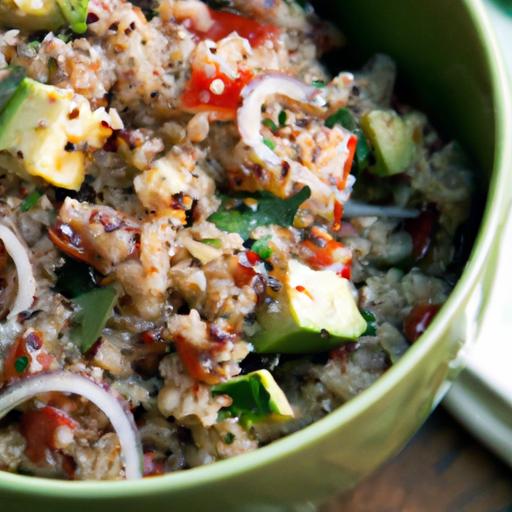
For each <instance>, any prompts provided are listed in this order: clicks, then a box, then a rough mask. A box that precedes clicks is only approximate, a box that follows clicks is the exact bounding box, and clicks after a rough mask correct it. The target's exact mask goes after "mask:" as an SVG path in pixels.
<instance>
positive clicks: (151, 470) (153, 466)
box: [144, 452, 165, 477]
mask: <svg viewBox="0 0 512 512" xmlns="http://www.w3.org/2000/svg"><path fill="white" fill-rule="evenodd" d="M155 458H156V453H155V452H144V476H145V477H147V476H158V475H163V474H164V473H165V468H164V462H163V461H161V460H155Z"/></svg>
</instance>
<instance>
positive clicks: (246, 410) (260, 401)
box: [212, 374, 274, 428]
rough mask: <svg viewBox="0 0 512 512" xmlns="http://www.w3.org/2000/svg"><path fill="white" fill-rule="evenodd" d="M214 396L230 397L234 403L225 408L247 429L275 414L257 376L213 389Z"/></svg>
mask: <svg viewBox="0 0 512 512" xmlns="http://www.w3.org/2000/svg"><path fill="white" fill-rule="evenodd" d="M212 393H213V395H228V396H230V397H231V398H232V400H233V403H232V404H231V405H230V406H229V407H226V408H224V409H223V410H226V411H228V412H229V414H230V415H231V417H237V418H239V421H240V423H241V424H242V425H243V426H244V427H245V428H250V427H251V425H253V424H254V423H257V422H258V421H261V420H264V419H266V418H268V417H269V416H271V415H272V413H273V412H274V410H273V407H272V404H271V397H270V394H269V393H268V391H267V390H266V389H265V387H264V386H263V383H262V382H261V380H260V378H259V377H258V376H257V375H254V374H252V375H251V374H249V375H244V376H242V377H237V378H236V379H233V380H231V381H228V382H225V383H222V384H217V385H216V386H213V387H212Z"/></svg>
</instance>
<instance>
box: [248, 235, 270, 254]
mask: <svg viewBox="0 0 512 512" xmlns="http://www.w3.org/2000/svg"><path fill="white" fill-rule="evenodd" d="M269 240H270V237H269V236H266V237H265V238H261V239H260V240H256V242H254V244H252V247H251V251H254V252H255V253H256V254H257V255H258V256H259V257H260V258H261V259H262V260H266V259H268V258H270V256H272V248H271V247H269V245H268V242H269Z"/></svg>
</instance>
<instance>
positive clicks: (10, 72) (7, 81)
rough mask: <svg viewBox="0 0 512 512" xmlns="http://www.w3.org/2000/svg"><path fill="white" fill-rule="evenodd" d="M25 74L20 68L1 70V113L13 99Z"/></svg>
mask: <svg viewBox="0 0 512 512" xmlns="http://www.w3.org/2000/svg"><path fill="white" fill-rule="evenodd" d="M25 74H26V73H25V70H24V69H23V68H20V67H19V66H13V67H7V68H3V69H0V112H1V111H2V110H3V108H4V107H5V106H6V105H7V103H9V100H10V99H11V98H12V97H13V95H14V93H15V92H16V90H17V89H18V86H19V85H20V83H21V81H22V80H23V79H24V78H25Z"/></svg>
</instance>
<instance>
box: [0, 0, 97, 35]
mask: <svg viewBox="0 0 512 512" xmlns="http://www.w3.org/2000/svg"><path fill="white" fill-rule="evenodd" d="M88 4H89V0H38V1H37V2H36V1H34V0H0V26H2V27H7V28H17V29H20V30H24V31H27V32H34V31H38V30H57V29H59V28H61V27H64V26H66V25H67V26H69V27H70V28H71V29H72V30H73V31H74V32H77V33H79V34H81V33H83V32H85V31H86V30H87V7H88Z"/></svg>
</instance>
